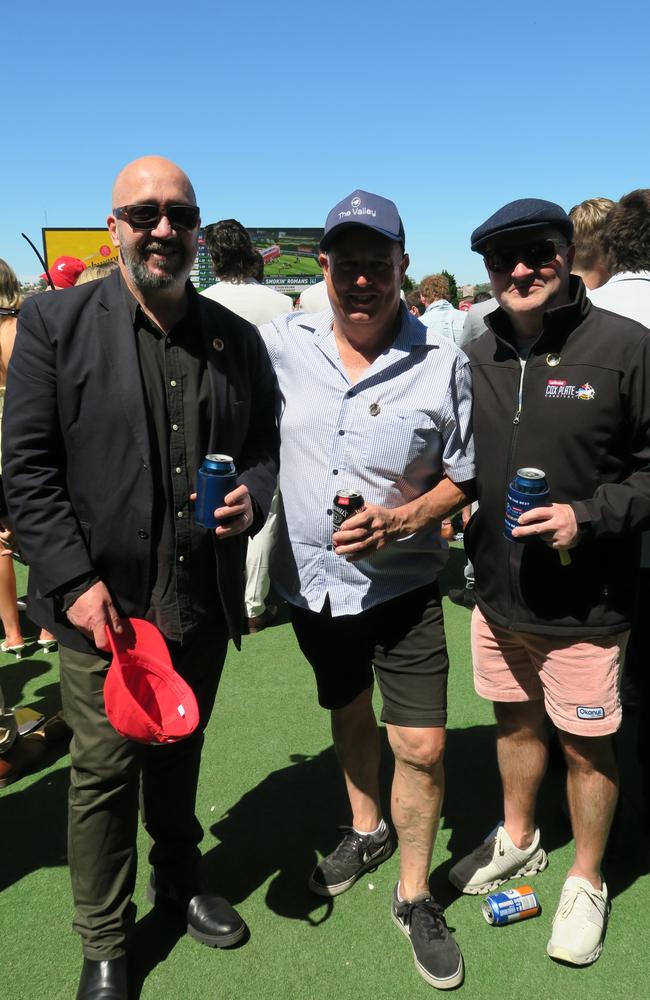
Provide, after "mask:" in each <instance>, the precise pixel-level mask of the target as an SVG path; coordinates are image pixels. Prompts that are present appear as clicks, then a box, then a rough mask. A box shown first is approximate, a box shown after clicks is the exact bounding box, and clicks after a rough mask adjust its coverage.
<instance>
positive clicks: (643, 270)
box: [589, 188, 650, 328]
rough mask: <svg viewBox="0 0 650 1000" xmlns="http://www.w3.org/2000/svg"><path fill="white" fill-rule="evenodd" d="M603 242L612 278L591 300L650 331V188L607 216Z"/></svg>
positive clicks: (622, 202)
mask: <svg viewBox="0 0 650 1000" xmlns="http://www.w3.org/2000/svg"><path fill="white" fill-rule="evenodd" d="M601 241H602V246H603V253H604V255H605V260H606V269H607V272H608V273H609V275H610V277H609V280H608V281H606V282H605V284H601V285H599V286H598V288H593V289H592V290H591V291H590V292H589V298H590V299H591V301H592V302H593V304H594V305H595V306H600V308H601V309H609V310H610V311H611V312H615V313H618V314H619V315H620V316H627V317H628V319H635V320H636V321H637V323H643V325H644V326H647V327H649V328H650V188H639V189H638V190H636V191H631V192H630V193H629V194H625V195H623V197H622V198H621V200H620V201H619V202H618V203H617V204H616V205H614V207H613V208H612V209H611V211H610V212H609V213H608V214H607V217H606V219H605V221H604V223H603V227H602V235H601Z"/></svg>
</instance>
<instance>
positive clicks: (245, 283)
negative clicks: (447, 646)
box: [202, 219, 293, 635]
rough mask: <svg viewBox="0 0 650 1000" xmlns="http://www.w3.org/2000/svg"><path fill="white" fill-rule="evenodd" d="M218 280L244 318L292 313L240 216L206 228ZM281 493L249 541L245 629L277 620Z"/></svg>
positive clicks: (226, 300)
mask: <svg viewBox="0 0 650 1000" xmlns="http://www.w3.org/2000/svg"><path fill="white" fill-rule="evenodd" d="M204 234H205V245H206V246H207V248H208V253H209V254H210V257H211V259H212V266H213V267H214V273H215V274H216V276H217V279H218V280H217V283H216V284H214V285H211V286H210V288H206V289H205V291H203V292H202V295H205V296H206V297H207V298H209V299H213V300H214V301H215V302H220V303H221V305H223V306H226V307H227V308H228V309H232V311H233V312H234V313H237V315H238V316H243V318H244V319H247V320H248V321H249V322H250V323H255V324H256V325H259V324H261V323H267V322H268V321H269V320H272V319H274V318H275V317H276V316H280V315H283V314H284V313H288V312H291V311H292V309H293V303H292V301H291V298H290V297H289V296H288V295H281V294H280V293H279V292H276V291H275V289H273V288H268V287H267V286H266V285H262V284H261V281H262V279H263V277H264V261H263V259H262V256H261V254H260V253H259V252H258V251H257V250H256V249H255V247H254V246H253V244H252V242H251V238H250V236H249V235H248V232H247V230H246V229H244V227H243V226H242V224H241V222H237V220H236V219H222V220H221V222H216V223H214V224H213V225H210V226H206V227H205V230H204ZM277 517H278V495H277V492H276V493H275V494H274V496H273V500H272V502H271V509H270V511H269V516H268V518H267V520H266V524H265V525H264V527H263V528H262V530H261V531H260V532H258V534H257V535H255V537H254V538H251V539H250V540H249V542H248V551H247V553H246V590H245V594H244V602H245V613H246V614H245V617H246V621H245V622H244V625H245V630H246V631H247V632H248V633H249V634H250V635H253V634H255V633H257V632H262V631H263V629H265V628H266V627H267V626H268V625H270V624H271V623H272V622H273V619H274V618H275V616H276V615H277V607H276V606H275V605H273V604H269V603H268V595H269V590H270V586H271V580H270V576H269V563H270V560H271V556H272V553H273V548H274V545H275V540H276V536H277Z"/></svg>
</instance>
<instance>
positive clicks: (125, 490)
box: [3, 156, 278, 1000]
mask: <svg viewBox="0 0 650 1000" xmlns="http://www.w3.org/2000/svg"><path fill="white" fill-rule="evenodd" d="M112 206H113V207H112V210H111V213H110V215H109V216H108V228H109V231H110V235H111V238H112V240H113V243H114V244H115V246H116V247H118V248H119V270H118V271H116V272H115V273H114V274H112V275H111V276H110V277H108V278H107V279H106V280H105V281H101V282H92V283H89V284H87V285H84V286H82V287H79V288H71V289H69V290H67V291H63V292H60V293H59V294H57V295H43V296H35V297H34V298H32V299H31V300H30V301H29V302H28V303H27V304H26V306H25V309H24V310H23V311H22V312H21V317H20V327H19V330H20V336H19V337H18V338H17V345H16V350H15V353H14V357H13V361H12V366H11V369H10V373H9V380H8V387H7V397H6V404H5V424H4V444H5V452H4V454H3V476H4V483H5V490H6V494H7V500H8V505H9V508H10V511H11V513H12V515H13V517H14V519H15V523H16V532H17V535H18V538H19V540H20V544H21V547H22V549H23V553H24V556H25V558H26V560H27V561H28V563H29V565H30V580H29V586H30V590H29V605H28V606H29V611H30V616H31V617H32V618H33V620H34V621H36V622H38V623H39V624H41V625H42V626H44V627H46V628H48V629H50V630H51V631H52V632H53V633H54V635H55V636H56V638H57V640H58V642H59V649H60V656H61V687H62V692H63V703H64V708H65V713H66V719H67V721H68V722H69V724H70V725H71V726H72V728H73V731H74V737H73V740H72V745H71V763H72V767H71V788H70V814H69V846H70V850H69V860H70V872H71V878H72V887H73V895H74V903H75V919H74V927H75V929H76V930H77V931H78V933H79V934H80V935H81V938H82V944H83V954H84V964H83V969H82V974H81V980H80V984H79V990H78V993H77V1000H126V997H127V977H126V950H127V948H126V941H127V932H128V930H129V927H130V924H131V923H132V920H133V909H134V908H133V904H132V902H131V896H132V893H133V888H134V883H135V874H136V863H137V855H136V832H137V814H138V791H139V787H140V784H141V796H140V808H141V815H142V820H143V823H144V826H145V828H146V829H147V832H148V833H149V835H150V837H151V841H152V846H151V850H150V854H149V860H150V863H151V866H152V874H151V881H150V885H149V898H150V899H151V900H152V901H154V902H155V903H157V904H160V905H165V906H166V907H167V908H169V909H171V911H172V912H175V913H176V914H177V915H178V917H179V919H180V920H182V921H183V923H184V924H186V925H187V930H188V933H189V934H191V935H192V936H193V937H195V938H196V939H197V940H199V941H200V942H202V943H204V944H208V945H211V946H213V947H227V946H229V945H233V944H235V943H237V942H238V941H240V940H241V939H242V938H243V937H244V935H245V933H246V925H245V923H244V921H243V920H242V918H241V917H240V915H239V914H238V913H237V912H236V911H235V910H234V909H233V908H232V907H231V906H230V904H229V903H228V902H227V901H226V900H225V899H222V898H221V897H219V896H215V895H213V894H212V893H210V892H207V891H205V889H204V888H203V887H202V886H201V883H200V879H199V872H198V868H199V862H200V852H199V848H198V845H199V842H200V840H201V838H202V835H203V831H202V829H201V826H200V824H199V822H198V820H197V818H196V815H195V797H196V788H197V782H198V774H199V764H200V756H201V747H202V743H203V730H204V728H205V726H206V724H207V722H208V719H209V717H210V712H211V710H212V706H213V703H214V699H215V696H216V692H217V686H218V683H219V677H220V674H221V670H222V667H223V662H224V659H225V655H226V648H227V644H228V640H229V638H230V639H232V640H233V642H234V643H235V645H236V646H237V647H239V642H240V634H241V625H242V611H243V578H242V566H243V560H244V554H245V546H246V542H247V539H248V537H249V536H250V535H252V534H254V533H255V532H256V531H258V530H259V529H260V528H261V527H262V525H263V524H264V521H265V519H266V516H267V513H268V509H269V506H270V502H271V497H272V495H273V491H274V488H275V483H276V476H277V447H278V445H277V431H276V426H275V415H274V397H275V382H274V376H273V373H272V370H271V367H270V364H269V361H268V358H267V355H266V351H265V349H264V346H263V344H262V342H261V340H260V338H259V335H258V334H257V331H256V330H255V328H254V327H253V326H251V324H249V323H248V322H246V321H245V320H243V319H240V318H239V317H237V316H235V315H234V314H233V313H231V312H229V310H227V309H225V308H224V307H223V306H221V305H219V304H218V303H216V302H212V301H210V300H209V299H206V298H205V297H202V296H199V295H197V293H196V291H195V290H194V288H193V286H192V285H191V283H190V282H189V280H188V278H189V273H190V270H191V268H192V265H193V262H194V258H195V256H196V250H197V243H198V234H199V225H200V213H199V209H198V207H197V204H196V198H195V194H194V190H193V188H192V185H191V183H190V181H189V179H188V177H187V176H186V174H185V173H184V172H183V171H182V170H180V168H179V167H177V166H176V165H175V164H173V163H170V162H169V161H168V160H165V159H163V158H161V157H153V156H151V157H144V158H142V159H139V160H136V161H134V162H133V163H130V164H129V165H128V166H126V167H125V168H124V169H123V170H122V171H121V173H120V174H119V175H118V177H117V180H116V181H115V186H114V189H113V201H112ZM213 452H217V453H226V454H228V455H232V456H233V458H234V461H235V465H236V468H237V472H238V478H237V486H236V488H235V489H234V490H233V491H232V492H231V493H230V494H228V495H227V497H226V500H225V504H226V506H225V508H223V509H220V510H219V511H218V514H219V517H220V518H221V519H222V522H223V523H222V525H221V526H220V527H218V528H217V529H216V530H215V531H210V530H206V529H203V528H200V527H199V526H198V525H196V524H195V522H194V517H193V512H192V506H191V501H190V494H191V493H192V492H193V491H194V488H195V483H196V472H197V468H198V466H199V465H200V463H201V461H202V459H203V457H204V455H205V454H207V453H213ZM123 616H134V617H139V618H146V619H147V620H149V621H151V622H153V623H154V624H155V625H157V627H158V628H159V629H160V630H161V631H162V633H163V635H164V636H165V639H166V641H167V645H168V647H169V650H170V653H171V657H172V661H173V663H174V666H175V668H176V670H177V671H178V672H179V673H180V674H181V675H182V676H183V677H184V678H185V679H186V681H187V682H188V683H189V684H190V686H191V687H192V689H193V690H194V693H195V695H196V697H197V701H198V704H199V709H200V716H201V720H200V725H199V727H198V730H197V732H196V733H195V734H194V735H193V736H192V737H191V738H190V739H188V740H185V741H182V742H180V743H175V744H171V745H168V746H162V747H160V746H155V747H149V746H143V745H139V744H135V743H133V742H131V741H129V740H127V739H125V738H123V737H121V736H119V735H118V733H117V732H116V731H115V730H114V729H113V728H112V727H111V725H110V723H109V722H108V720H107V718H106V713H105V709H104V700H103V685H104V678H105V676H106V671H107V668H108V664H109V661H110V654H109V653H108V652H107V646H108V643H107V637H106V625H107V624H111V625H112V626H113V627H114V628H117V629H119V627H120V624H119V620H120V617H123Z"/></svg>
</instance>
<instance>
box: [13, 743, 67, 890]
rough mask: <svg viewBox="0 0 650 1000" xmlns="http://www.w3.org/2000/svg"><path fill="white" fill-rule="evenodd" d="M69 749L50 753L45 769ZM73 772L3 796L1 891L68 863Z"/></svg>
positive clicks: (54, 749) (50, 774)
mask: <svg viewBox="0 0 650 1000" xmlns="http://www.w3.org/2000/svg"><path fill="white" fill-rule="evenodd" d="M66 752H67V748H66V747H65V746H63V745H61V744H59V745H57V746H55V747H52V748H51V749H50V750H48V753H47V755H46V757H45V758H44V760H45V762H46V764H45V766H48V765H51V764H52V762H53V759H57V755H59V756H62V755H63V754H65V753H66ZM68 785H69V771H68V768H67V767H60V768H58V769H57V770H56V771H48V772H47V773H46V774H43V776H42V777H40V778H39V779H38V780H37V781H33V782H32V783H31V784H30V785H27V787H25V788H20V789H19V788H16V789H14V790H7V791H6V792H1V793H0V830H2V851H0V891H1V890H3V889H6V888H7V887H8V886H10V885H13V884H14V883H15V882H19V881H20V880H21V879H23V878H24V877H25V876H26V875H29V874H30V873H31V872H34V871H38V870H39V869H41V868H60V867H62V866H63V865H66V864H67V843H66V836H67V823H68V819H67V813H68Z"/></svg>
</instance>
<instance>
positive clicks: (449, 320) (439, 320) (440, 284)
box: [418, 274, 465, 344]
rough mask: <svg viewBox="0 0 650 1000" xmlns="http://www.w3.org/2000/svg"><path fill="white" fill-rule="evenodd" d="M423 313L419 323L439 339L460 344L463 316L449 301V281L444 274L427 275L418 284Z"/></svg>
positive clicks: (463, 322) (463, 323)
mask: <svg viewBox="0 0 650 1000" xmlns="http://www.w3.org/2000/svg"><path fill="white" fill-rule="evenodd" d="M418 291H419V293H420V301H421V303H422V305H423V306H424V313H423V315H422V316H421V317H420V322H422V323H424V325H425V326H426V327H428V328H429V329H430V330H433V332H434V333H437V334H439V335H440V336H441V337H446V338H447V339H448V340H451V342H452V344H458V343H459V342H460V339H461V336H462V333H463V326H464V325H465V315H464V313H462V312H461V311H460V310H459V309H454V307H453V306H452V304H451V302H450V301H449V280H448V278H447V277H446V276H445V275H444V274H429V275H427V276H426V277H425V278H423V279H422V281H421V282H420V286H419V289H418Z"/></svg>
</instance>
